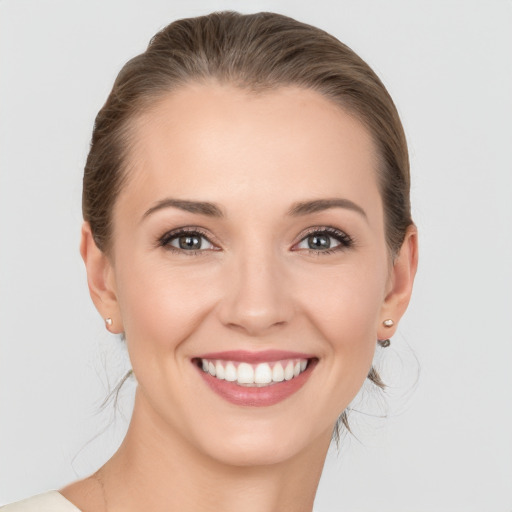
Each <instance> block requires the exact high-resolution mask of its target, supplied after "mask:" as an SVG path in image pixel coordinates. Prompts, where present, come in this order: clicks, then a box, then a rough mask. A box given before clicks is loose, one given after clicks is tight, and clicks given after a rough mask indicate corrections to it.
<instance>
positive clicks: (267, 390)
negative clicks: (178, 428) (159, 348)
mask: <svg viewBox="0 0 512 512" xmlns="http://www.w3.org/2000/svg"><path fill="white" fill-rule="evenodd" d="M317 362H318V360H316V359H313V360H310V361H308V366H307V368H306V369H305V370H304V371H303V372H302V373H300V374H299V375H298V376H297V377H294V378H293V379H291V380H285V381H283V382H276V383H275V384H271V385H269V386H264V387H261V388H258V387H246V386H239V385H238V384H235V383H234V382H229V381H227V380H221V379H217V378H215V377H212V376H211V375H210V374H209V373H208V372H205V371H204V370H203V369H201V368H199V367H198V366H197V365H196V368H197V370H198V371H199V373H200V374H201V377H202V378H203V379H204V381H205V382H206V384H208V386H210V389H212V390H213V391H215V393H217V394H218V395H219V396H221V397H222V398H224V399H225V400H227V401H228V402H231V403H232V404H235V405H244V406H248V407H265V406H269V405H274V404H277V403H279V402H282V401H283V400H285V399H286V398H288V397H289V396H291V395H293V394H294V393H296V392H297V391H298V390H299V389H300V388H301V387H302V386H304V384H305V383H306V381H307V380H308V379H309V377H310V375H311V373H312V371H313V369H314V367H315V366H316V363H317Z"/></svg>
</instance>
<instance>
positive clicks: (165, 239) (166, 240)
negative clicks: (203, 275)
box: [156, 226, 220, 256]
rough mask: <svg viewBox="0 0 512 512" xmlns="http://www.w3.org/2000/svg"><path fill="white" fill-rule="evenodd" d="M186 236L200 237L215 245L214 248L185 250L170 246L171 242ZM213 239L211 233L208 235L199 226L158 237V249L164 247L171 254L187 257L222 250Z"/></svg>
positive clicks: (174, 230)
mask: <svg viewBox="0 0 512 512" xmlns="http://www.w3.org/2000/svg"><path fill="white" fill-rule="evenodd" d="M186 235H199V236H200V237H202V238H204V239H206V240H207V241H208V242H209V243H210V244H211V245H213V246H214V248H213V249H192V250H185V249H180V248H178V247H174V246H172V245H170V242H171V240H173V239H176V238H179V237H180V236H186ZM212 238H213V237H212V236H211V235H210V234H209V233H207V232H206V231H205V230H204V229H203V228H200V227H199V226H186V227H179V228H176V229H171V230H170V231H166V232H165V233H164V234H163V235H162V236H160V237H158V239H157V243H156V245H157V247H163V248H164V249H167V250H169V251H171V252H175V253H179V254H185V255H187V256H193V255H196V254H202V253H205V252H210V251H218V250H220V248H219V247H218V245H217V244H216V243H215V242H214V241H212Z"/></svg>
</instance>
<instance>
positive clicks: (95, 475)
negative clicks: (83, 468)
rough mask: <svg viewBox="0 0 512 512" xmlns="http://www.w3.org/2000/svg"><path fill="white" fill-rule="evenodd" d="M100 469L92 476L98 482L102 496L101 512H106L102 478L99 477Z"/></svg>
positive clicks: (105, 497)
mask: <svg viewBox="0 0 512 512" xmlns="http://www.w3.org/2000/svg"><path fill="white" fill-rule="evenodd" d="M100 471H101V468H100V469H98V471H96V473H94V474H93V477H94V478H95V479H96V481H97V482H98V484H99V486H100V487H101V495H102V496H103V512H108V504H107V495H106V493H105V484H104V483H103V478H102V477H101V475H100Z"/></svg>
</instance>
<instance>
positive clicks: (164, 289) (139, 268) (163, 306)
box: [116, 258, 215, 356]
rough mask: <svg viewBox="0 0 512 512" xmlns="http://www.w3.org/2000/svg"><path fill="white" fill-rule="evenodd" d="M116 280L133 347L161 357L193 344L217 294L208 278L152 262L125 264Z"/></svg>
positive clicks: (128, 336) (143, 261)
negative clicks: (192, 337)
mask: <svg viewBox="0 0 512 512" xmlns="http://www.w3.org/2000/svg"><path fill="white" fill-rule="evenodd" d="M205 270H206V269H205ZM211 273H212V272H211V271H210V272H209V274H211ZM205 274H206V275H205ZM116 279H117V282H119V283H122V284H123V286H122V287H119V288H118V300H119V304H120V308H121V314H122V318H123V325H124V330H125V334H126V338H127V343H128V345H129V346H131V347H132V348H133V349H134V350H138V349H140V348H144V351H145V353H146V354H147V353H150V352H154V353H155V355H157V356H158V354H160V353H161V352H168V351H169V349H171V348H176V346H178V345H179V344H180V343H181V342H182V341H184V340H186V339H187V338H188V336H189V335H190V334H191V333H192V332H193V331H194V330H195V328H196V327H197V325H198V323H199V322H200V319H201V318H202V317H203V316H204V315H205V314H206V312H207V311H208V308H209V306H210V305H211V303H212V294H214V293H215V287H214V286H212V285H209V286H206V285H205V283H209V284H211V282H212V276H211V275H208V273H207V272H204V271H203V272H202V271H200V270H199V271H198V270H197V269H194V270H193V271H191V270H190V269H187V268H185V267H184V266H181V267H180V266H179V265H178V266H176V265H171V264H169V263H168V262H166V261H161V260H158V261H153V260H151V259H150V258H140V260H138V261H137V260H131V261H129V262H126V264H124V265H123V262H122V261H121V262H120V264H119V266H118V271H117V276H116Z"/></svg>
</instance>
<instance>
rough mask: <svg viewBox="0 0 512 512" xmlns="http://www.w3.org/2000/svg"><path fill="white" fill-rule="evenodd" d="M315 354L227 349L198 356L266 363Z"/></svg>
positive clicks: (302, 357)
mask: <svg viewBox="0 0 512 512" xmlns="http://www.w3.org/2000/svg"><path fill="white" fill-rule="evenodd" d="M314 357H315V356H314V355H312V354H305V353H303V352H289V351H286V350H262V351H259V352H250V351H247V350H227V351H224V352H209V353H208V354H202V355H199V356H197V358H199V359H220V360H224V361H238V362H245V363H264V362H272V361H282V360H283V359H312V358H314Z"/></svg>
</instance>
